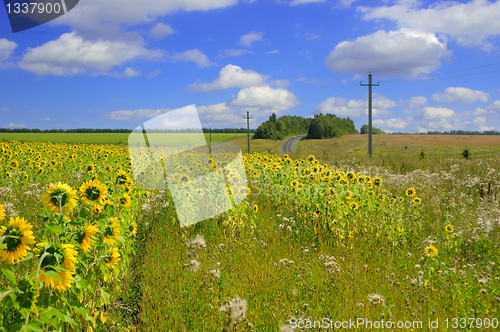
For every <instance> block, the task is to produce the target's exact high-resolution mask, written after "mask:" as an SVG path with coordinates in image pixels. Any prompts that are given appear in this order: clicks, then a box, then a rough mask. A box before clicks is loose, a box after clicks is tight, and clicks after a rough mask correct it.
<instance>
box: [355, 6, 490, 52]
mask: <svg viewBox="0 0 500 332" xmlns="http://www.w3.org/2000/svg"><path fill="white" fill-rule="evenodd" d="M419 3H420V1H401V0H400V1H397V2H396V4H395V5H393V6H379V7H373V8H371V7H365V6H360V7H358V8H357V10H359V11H361V12H362V13H364V16H363V18H364V19H365V20H372V19H388V20H392V21H395V22H396V23H397V24H398V26H399V27H408V28H413V29H417V30H420V31H423V32H427V33H431V34H434V33H445V34H447V35H449V36H451V37H453V38H456V39H457V42H458V43H459V44H461V45H482V46H483V47H485V48H486V49H489V48H491V47H492V46H491V45H490V44H488V43H487V41H486V40H487V38H488V37H491V36H498V35H500V20H498V17H500V2H499V1H496V2H489V1H488V0H472V1H469V2H467V3H459V2H456V1H442V2H435V3H433V4H432V5H430V6H429V7H428V8H419Z"/></svg>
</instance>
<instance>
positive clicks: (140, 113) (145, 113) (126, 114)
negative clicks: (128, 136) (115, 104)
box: [105, 108, 172, 120]
mask: <svg viewBox="0 0 500 332" xmlns="http://www.w3.org/2000/svg"><path fill="white" fill-rule="evenodd" d="M171 110H172V109H159V110H152V109H149V108H148V109H138V110H135V111H129V110H121V111H115V112H112V113H109V114H106V116H105V117H106V119H108V120H143V119H147V118H154V117H156V116H158V115H161V114H164V113H167V112H168V111H171Z"/></svg>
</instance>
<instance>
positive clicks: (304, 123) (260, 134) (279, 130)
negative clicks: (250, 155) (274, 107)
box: [253, 113, 311, 140]
mask: <svg viewBox="0 0 500 332" xmlns="http://www.w3.org/2000/svg"><path fill="white" fill-rule="evenodd" d="M310 123H311V119H308V118H303V117H300V116H291V115H285V116H282V117H280V118H279V119H277V118H276V114H274V113H273V114H272V115H271V116H270V117H269V120H267V121H266V122H264V123H262V124H261V125H260V126H259V127H258V128H257V130H256V131H255V135H254V136H253V138H254V139H273V140H281V139H283V138H285V137H286V136H290V135H300V134H304V133H307V131H308V129H309V125H310Z"/></svg>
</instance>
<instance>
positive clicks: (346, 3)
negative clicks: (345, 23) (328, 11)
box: [339, 0, 357, 8]
mask: <svg viewBox="0 0 500 332" xmlns="http://www.w3.org/2000/svg"><path fill="white" fill-rule="evenodd" d="M356 1H357V0H339V5H340V6H341V7H345V8H347V7H351V5H352V4H353V3H354V2H356Z"/></svg>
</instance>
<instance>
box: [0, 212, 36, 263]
mask: <svg viewBox="0 0 500 332" xmlns="http://www.w3.org/2000/svg"><path fill="white" fill-rule="evenodd" d="M32 227H33V225H31V224H30V223H28V222H27V221H26V219H24V218H20V217H16V218H12V217H10V221H9V225H8V226H7V227H5V226H2V227H0V243H3V244H6V245H7V248H6V249H0V262H3V261H5V260H7V261H8V262H9V263H10V264H14V263H15V262H17V261H19V260H20V259H21V258H24V257H26V256H27V255H28V253H27V251H28V250H31V248H30V247H28V244H30V243H35V237H34V236H33V232H32V231H31V228H32Z"/></svg>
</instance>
